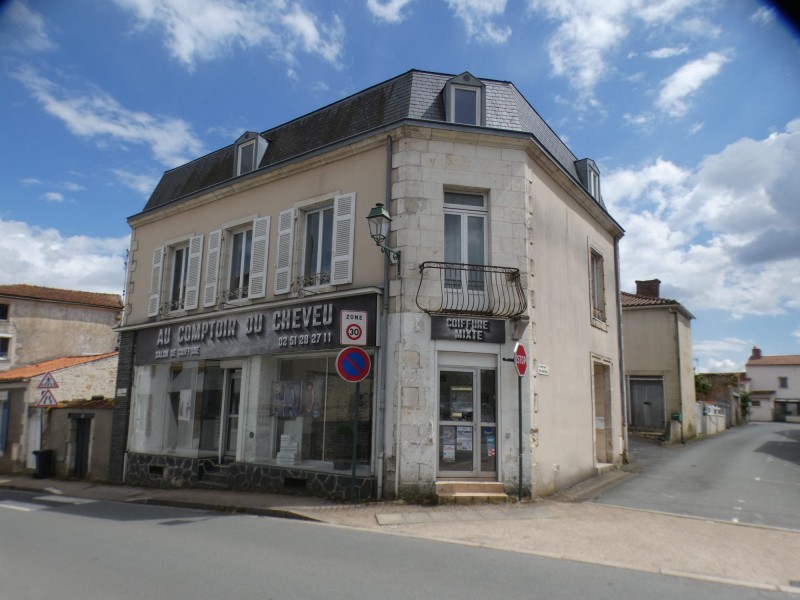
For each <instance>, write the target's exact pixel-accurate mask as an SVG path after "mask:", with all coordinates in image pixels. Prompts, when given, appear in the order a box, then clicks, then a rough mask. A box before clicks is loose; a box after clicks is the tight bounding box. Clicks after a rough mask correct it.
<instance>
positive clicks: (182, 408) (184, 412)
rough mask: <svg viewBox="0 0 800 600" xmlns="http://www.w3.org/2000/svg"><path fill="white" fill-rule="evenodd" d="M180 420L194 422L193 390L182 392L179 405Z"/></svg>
mask: <svg viewBox="0 0 800 600" xmlns="http://www.w3.org/2000/svg"><path fill="white" fill-rule="evenodd" d="M178 420H179V421H191V420H192V390H181V392H180V401H179V403H178Z"/></svg>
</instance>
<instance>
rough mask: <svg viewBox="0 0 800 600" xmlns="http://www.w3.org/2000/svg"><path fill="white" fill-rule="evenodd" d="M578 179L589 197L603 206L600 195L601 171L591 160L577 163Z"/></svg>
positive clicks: (586, 159)
mask: <svg viewBox="0 0 800 600" xmlns="http://www.w3.org/2000/svg"><path fill="white" fill-rule="evenodd" d="M575 167H576V170H577V171H578V178H579V179H580V182H581V184H583V187H585V188H586V191H587V192H589V195H590V196H591V197H592V198H594V199H595V200H597V201H598V202H600V203H601V204H602V202H603V198H602V196H601V194H600V171H599V170H598V169H597V165H596V164H595V162H594V161H593V160H592V159H591V158H584V159H582V160H579V161H576V162H575Z"/></svg>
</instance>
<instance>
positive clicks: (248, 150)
mask: <svg viewBox="0 0 800 600" xmlns="http://www.w3.org/2000/svg"><path fill="white" fill-rule="evenodd" d="M268 145H269V142H268V141H267V139H266V138H264V137H263V136H261V135H259V134H258V133H254V132H252V131H248V132H245V134H244V135H243V136H242V137H240V138H239V139H238V140H236V162H235V169H236V171H235V176H237V177H238V176H239V175H244V174H245V173H249V172H250V171H255V170H256V169H257V168H258V166H259V165H260V164H261V159H263V158H264V154H265V153H266V151H267V146H268Z"/></svg>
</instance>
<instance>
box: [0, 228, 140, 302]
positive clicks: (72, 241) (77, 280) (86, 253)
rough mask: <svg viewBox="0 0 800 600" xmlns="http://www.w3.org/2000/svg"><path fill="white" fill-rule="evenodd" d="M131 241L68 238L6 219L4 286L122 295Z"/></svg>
mask: <svg viewBox="0 0 800 600" xmlns="http://www.w3.org/2000/svg"><path fill="white" fill-rule="evenodd" d="M129 245H130V237H129V236H124V237H120V238H91V237H87V236H72V237H63V236H62V235H61V234H60V233H59V232H58V231H57V230H55V229H42V228H39V227H33V226H30V225H28V224H26V223H22V222H19V221H4V220H2V219H0V254H2V256H3V261H2V263H1V264H0V283H3V284H12V283H27V284H31V285H43V286H49V287H57V288H64V289H73V290H75V289H77V290H84V291H88V292H107V293H117V294H119V293H120V292H121V290H122V288H123V285H124V281H125V266H124V265H125V253H126V251H127V249H128V247H129Z"/></svg>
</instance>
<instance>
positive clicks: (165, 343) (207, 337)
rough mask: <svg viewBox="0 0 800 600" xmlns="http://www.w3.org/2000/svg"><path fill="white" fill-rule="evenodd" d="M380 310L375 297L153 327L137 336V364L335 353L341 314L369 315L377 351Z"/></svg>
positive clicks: (371, 338) (369, 340)
mask: <svg viewBox="0 0 800 600" xmlns="http://www.w3.org/2000/svg"><path fill="white" fill-rule="evenodd" d="M376 306H377V296H375V295H364V296H353V297H349V298H339V299H336V300H331V301H329V302H309V303H303V304H294V305H291V306H282V307H280V308H273V309H269V310H254V311H251V312H242V313H236V314H233V315H226V316H216V317H213V318H205V319H197V320H196V321H184V322H181V323H175V324H164V325H161V326H159V327H150V328H148V329H142V330H140V331H139V332H138V334H137V342H136V364H137V365H149V364H153V363H157V362H174V361H183V360H202V359H217V358H226V357H232V356H249V355H252V354H278V353H285V352H302V351H312V350H313V351H316V350H334V349H337V348H340V347H341V346H342V345H343V343H342V341H341V340H340V339H339V338H340V328H339V323H340V319H341V314H342V311H345V312H348V313H349V312H351V311H360V312H365V313H366V314H367V335H366V337H367V343H366V344H365V345H368V346H374V345H375V329H376V327H375V326H374V324H375V315H376Z"/></svg>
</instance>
